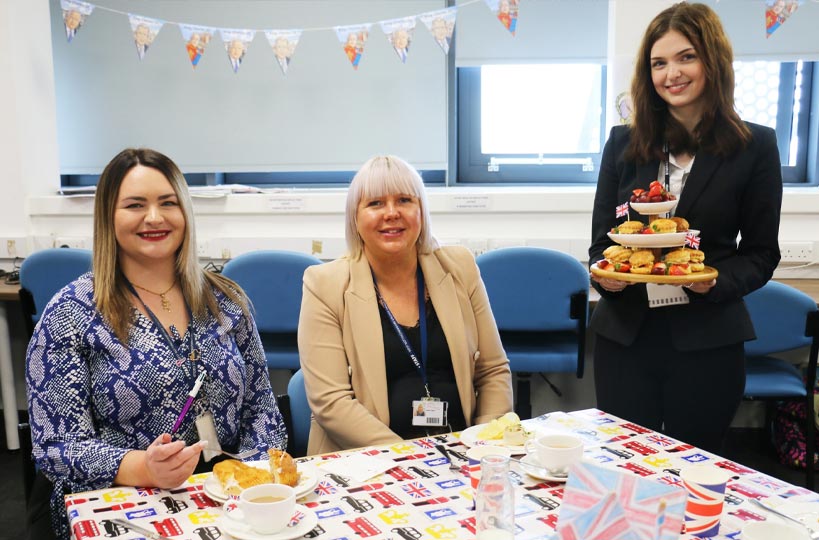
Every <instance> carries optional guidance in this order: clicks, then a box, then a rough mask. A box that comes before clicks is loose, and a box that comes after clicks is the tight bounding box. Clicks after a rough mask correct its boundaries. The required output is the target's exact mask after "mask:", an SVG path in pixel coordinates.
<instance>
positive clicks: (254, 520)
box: [238, 484, 296, 534]
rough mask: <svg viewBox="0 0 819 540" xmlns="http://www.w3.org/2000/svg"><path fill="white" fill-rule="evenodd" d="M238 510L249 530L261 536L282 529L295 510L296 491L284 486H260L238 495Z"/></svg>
mask: <svg viewBox="0 0 819 540" xmlns="http://www.w3.org/2000/svg"><path fill="white" fill-rule="evenodd" d="M238 505H239V509H240V510H241V511H242V514H244V521H245V523H247V524H248V525H250V528H251V529H253V530H254V531H256V532H257V533H261V534H273V533H277V532H279V531H281V530H282V529H284V528H285V527H286V526H287V524H288V523H289V522H290V518H291V517H293V513H294V511H295V509H296V490H295V489H293V488H291V487H290V486H286V485H284V484H260V485H258V486H253V487H249V488H247V489H246V490H244V491H242V493H241V494H240V495H239V504H238Z"/></svg>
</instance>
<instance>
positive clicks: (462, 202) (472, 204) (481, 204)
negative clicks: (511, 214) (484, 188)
mask: <svg viewBox="0 0 819 540" xmlns="http://www.w3.org/2000/svg"><path fill="white" fill-rule="evenodd" d="M452 209H453V210H489V195H455V196H453V197H452Z"/></svg>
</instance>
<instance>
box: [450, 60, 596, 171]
mask: <svg viewBox="0 0 819 540" xmlns="http://www.w3.org/2000/svg"><path fill="white" fill-rule="evenodd" d="M604 94H605V67H604V66H602V65H600V64H540V65H489V66H482V67H479V68H460V69H459V70H458V98H459V104H458V130H459V142H458V179H459V181H460V182H486V183H490V182H491V183H495V182H504V183H541V182H594V181H595V180H596V178H597V174H596V171H597V168H598V165H599V162H600V154H601V152H602V148H603V144H604V142H605V140H604V134H603V130H604V129H605V125H604V124H605V115H604V110H603V101H604Z"/></svg>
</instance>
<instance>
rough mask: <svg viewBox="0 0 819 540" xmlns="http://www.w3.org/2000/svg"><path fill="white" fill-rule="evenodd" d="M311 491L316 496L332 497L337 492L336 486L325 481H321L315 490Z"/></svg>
mask: <svg viewBox="0 0 819 540" xmlns="http://www.w3.org/2000/svg"><path fill="white" fill-rule="evenodd" d="M313 491H315V492H316V494H318V495H332V494H333V493H335V492H336V491H338V490H337V489H336V486H334V485H333V484H331V483H330V482H328V481H327V480H322V481H321V482H319V483H318V485H317V486H316V489H314V490H313Z"/></svg>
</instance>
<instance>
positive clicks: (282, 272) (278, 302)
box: [222, 250, 321, 332]
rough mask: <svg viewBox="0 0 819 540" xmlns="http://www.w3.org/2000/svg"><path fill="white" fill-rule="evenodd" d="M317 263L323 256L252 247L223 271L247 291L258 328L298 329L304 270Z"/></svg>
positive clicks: (280, 330)
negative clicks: (253, 248)
mask: <svg viewBox="0 0 819 540" xmlns="http://www.w3.org/2000/svg"><path fill="white" fill-rule="evenodd" d="M314 264H321V259H318V258H316V257H313V256H312V255H306V254H304V253H297V252H294V251H274V250H261V251H251V252H249V253H245V254H242V255H239V256H238V257H236V258H235V259H232V260H230V261H228V262H227V263H226V264H225V266H224V268H223V269H222V275H224V276H226V277H229V278H230V279H232V280H233V281H235V282H236V283H238V284H239V286H240V287H242V289H244V290H245V293H247V296H248V298H250V301H251V302H252V303H253V309H254V313H255V316H256V326H257V327H258V329H259V332H296V330H297V329H298V324H299V311H300V310H301V289H302V278H303V277H304V270H305V269H306V268H307V267H308V266H312V265H314Z"/></svg>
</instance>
